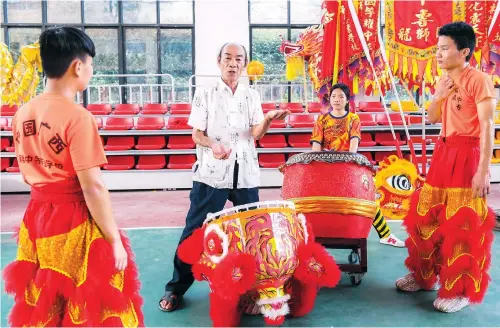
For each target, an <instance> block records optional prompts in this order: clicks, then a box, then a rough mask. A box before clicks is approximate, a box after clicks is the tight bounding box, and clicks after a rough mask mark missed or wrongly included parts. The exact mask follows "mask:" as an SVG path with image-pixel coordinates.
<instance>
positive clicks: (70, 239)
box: [36, 219, 103, 287]
mask: <svg viewBox="0 0 500 328" xmlns="http://www.w3.org/2000/svg"><path fill="white" fill-rule="evenodd" d="M99 238H103V235H102V233H101V231H100V230H99V227H98V226H97V224H96V223H95V222H94V221H93V220H92V219H88V220H86V221H84V222H83V223H82V224H80V225H79V226H77V227H76V228H74V229H72V230H71V231H69V232H67V233H63V234H60V235H56V236H52V237H46V238H39V239H37V240H36V248H37V253H38V259H39V261H40V268H41V269H51V270H54V271H56V272H59V273H60V274H63V275H65V276H66V277H68V278H71V279H73V281H74V282H75V284H76V286H77V287H79V286H81V285H82V284H83V283H84V282H85V280H86V279H87V266H88V255H89V249H90V246H91V244H92V242H94V241H95V240H96V239H99Z"/></svg>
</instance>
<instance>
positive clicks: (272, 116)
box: [266, 109, 291, 121]
mask: <svg viewBox="0 0 500 328" xmlns="http://www.w3.org/2000/svg"><path fill="white" fill-rule="evenodd" d="M290 114H291V112H290V111H289V110H282V109H279V110H271V111H269V112H267V114H266V119H268V120H270V121H272V120H284V119H285V117H287V116H288V115H290Z"/></svg>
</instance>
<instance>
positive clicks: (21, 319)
mask: <svg viewBox="0 0 500 328" xmlns="http://www.w3.org/2000/svg"><path fill="white" fill-rule="evenodd" d="M120 234H121V239H122V242H123V245H124V247H125V250H126V251H127V254H128V266H127V268H126V269H125V270H124V271H121V272H118V271H117V270H116V268H115V265H114V255H113V250H112V247H111V244H109V242H108V241H106V240H105V239H104V237H103V235H102V233H101V231H100V229H99V227H98V226H97V224H96V223H95V221H94V220H93V219H92V217H91V216H90V213H89V210H88V208H87V205H86V204H85V200H84V197H83V192H82V191H81V188H80V185H79V184H78V182H77V181H76V182H75V183H71V184H70V183H67V184H66V183H64V184H61V183H57V184H50V185H47V186H44V187H41V188H32V190H31V200H30V202H29V204H28V208H27V209H26V212H25V215H24V218H23V221H22V223H21V226H20V228H19V232H18V234H17V237H18V252H17V258H16V260H15V261H14V262H12V263H10V264H9V265H8V266H7V267H6V268H5V270H4V272H3V278H4V280H5V289H6V291H7V293H9V294H12V295H13V296H14V300H15V304H14V307H13V308H12V310H11V312H10V314H9V317H8V321H9V324H10V325H12V326H25V325H26V326H114V327H116V326H127V327H137V326H143V325H144V323H143V321H144V319H143V314H142V310H141V306H142V298H141V296H140V295H139V289H140V282H139V280H138V271H137V266H136V264H135V262H134V257H133V253H132V250H131V248H130V242H129V240H128V238H127V237H126V236H125V233H124V232H120Z"/></svg>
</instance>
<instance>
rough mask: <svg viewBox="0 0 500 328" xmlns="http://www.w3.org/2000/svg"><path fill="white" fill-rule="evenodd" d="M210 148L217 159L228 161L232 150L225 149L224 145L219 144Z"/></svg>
mask: <svg viewBox="0 0 500 328" xmlns="http://www.w3.org/2000/svg"><path fill="white" fill-rule="evenodd" d="M211 148H212V152H213V153H214V157H215V158H217V159H228V158H229V155H231V152H232V149H225V148H224V145H223V144H220V143H213V144H212V147H211Z"/></svg>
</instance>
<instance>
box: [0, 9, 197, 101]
mask: <svg viewBox="0 0 500 328" xmlns="http://www.w3.org/2000/svg"><path fill="white" fill-rule="evenodd" d="M4 9H6V12H5V13H6V17H7V19H6V20H5V21H4V20H3V18H4V15H3V13H4ZM82 11H83V12H82ZM120 15H121V17H120ZM0 16H1V19H2V28H1V30H0V32H1V33H2V36H1V40H2V41H3V42H5V43H6V44H7V45H8V46H9V47H10V51H11V53H12V54H13V58H14V60H17V58H18V56H19V50H20V48H21V47H22V46H24V45H28V44H31V43H34V42H35V41H36V40H38V38H39V36H40V33H41V32H42V31H43V30H45V29H47V28H50V27H52V26H65V25H66V26H76V27H78V28H81V29H82V30H84V31H85V32H86V33H87V34H88V35H89V36H90V37H91V38H92V40H93V41H94V44H95V46H96V56H95V58H94V78H93V79H92V80H91V82H90V83H91V84H96V83H97V84H110V83H112V84H117V83H120V84H124V83H125V82H128V83H156V84H160V83H170V84H171V82H172V81H171V79H170V81H166V80H168V79H164V80H163V81H161V79H160V78H159V77H151V78H148V79H141V80H142V81H139V80H138V79H135V80H132V79H128V80H126V79H125V78H122V79H120V80H119V79H118V78H113V77H99V76H100V75H110V74H170V75H172V76H173V78H174V81H175V86H176V89H179V90H181V91H180V92H178V93H179V96H178V97H176V101H187V100H188V99H187V93H186V98H185V99H183V97H184V92H183V91H182V90H187V83H188V82H187V81H188V79H189V77H190V76H191V75H192V74H193V65H194V58H193V51H194V47H193V44H192V40H193V35H194V32H193V30H194V2H193V0H127V1H121V0H64V1H59V0H47V1H46V0H44V1H41V0H33V1H32V0H6V1H5V4H4V3H2V4H1V5H0ZM4 37H5V40H4ZM121 94H122V101H127V100H128V99H127V98H130V97H129V95H127V92H122V93H121ZM90 98H91V100H93V98H95V97H94V96H92V95H91V96H90ZM154 99H158V98H157V97H156V98H154ZM162 99H166V98H162ZM170 99H171V97H170V98H169V100H170Z"/></svg>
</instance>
